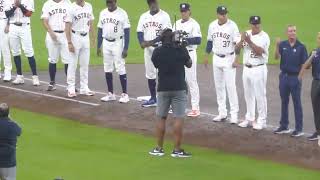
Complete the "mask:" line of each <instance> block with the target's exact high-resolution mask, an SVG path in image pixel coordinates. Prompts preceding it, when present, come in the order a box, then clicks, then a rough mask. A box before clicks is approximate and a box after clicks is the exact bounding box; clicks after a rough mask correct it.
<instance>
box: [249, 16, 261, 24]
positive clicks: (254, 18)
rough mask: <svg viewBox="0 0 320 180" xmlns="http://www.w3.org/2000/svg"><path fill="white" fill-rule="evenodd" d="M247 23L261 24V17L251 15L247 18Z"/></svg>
mask: <svg viewBox="0 0 320 180" xmlns="http://www.w3.org/2000/svg"><path fill="white" fill-rule="evenodd" d="M249 23H250V24H252V25H256V24H261V17H260V16H251V17H250V19H249Z"/></svg>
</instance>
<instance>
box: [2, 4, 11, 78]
mask: <svg viewBox="0 0 320 180" xmlns="http://www.w3.org/2000/svg"><path fill="white" fill-rule="evenodd" d="M4 5H5V2H4V0H0V36H1V42H0V70H1V57H2V56H3V65H4V77H3V81H4V82H9V81H11V70H12V63H11V55H10V48H9V35H8V32H9V24H8V18H7V16H6V14H5V11H4ZM0 79H1V72H0Z"/></svg>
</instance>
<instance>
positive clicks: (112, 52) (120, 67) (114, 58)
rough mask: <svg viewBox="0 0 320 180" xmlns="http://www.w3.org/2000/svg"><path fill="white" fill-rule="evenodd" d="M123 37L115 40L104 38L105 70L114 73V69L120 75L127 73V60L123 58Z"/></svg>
mask: <svg viewBox="0 0 320 180" xmlns="http://www.w3.org/2000/svg"><path fill="white" fill-rule="evenodd" d="M123 45H124V44H123V39H117V40H116V41H114V42H109V41H107V40H105V39H104V40H103V64H104V72H107V73H112V72H113V71H114V69H116V72H117V73H118V74H119V75H124V74H126V73H127V72H126V66H125V65H126V62H125V59H123V58H122V51H123Z"/></svg>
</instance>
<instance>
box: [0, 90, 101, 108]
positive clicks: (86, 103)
mask: <svg viewBox="0 0 320 180" xmlns="http://www.w3.org/2000/svg"><path fill="white" fill-rule="evenodd" d="M0 87H1V88H5V89H10V90H14V91H20V92H25V93H29V94H33V95H39V96H44V97H49V98H54V99H60V100H65V101H70V102H76V103H79V104H84V105H90V106H100V104H96V103H90V102H85V101H79V100H75V99H68V98H64V97H60V96H54V95H50V94H44V93H38V92H32V91H28V90H24V89H19V88H13V87H8V86H2V85H0Z"/></svg>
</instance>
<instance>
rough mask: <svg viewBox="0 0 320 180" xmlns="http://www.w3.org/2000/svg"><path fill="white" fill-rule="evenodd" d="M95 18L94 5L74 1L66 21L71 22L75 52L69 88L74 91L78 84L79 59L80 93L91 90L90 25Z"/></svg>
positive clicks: (71, 64) (70, 68) (72, 54)
mask: <svg viewBox="0 0 320 180" xmlns="http://www.w3.org/2000/svg"><path fill="white" fill-rule="evenodd" d="M93 20H94V15H93V10H92V5H91V4H90V3H87V2H85V4H84V6H79V5H78V4H77V3H75V2H74V3H72V5H71V8H70V11H69V14H68V16H67V18H66V20H65V22H69V23H71V29H72V33H71V41H72V44H73V46H74V50H75V52H74V53H71V61H70V63H69V67H68V73H67V74H68V77H67V82H68V90H69V91H74V90H75V84H76V76H75V75H76V70H77V66H78V61H79V64H80V93H81V92H84V93H85V92H87V91H89V88H88V72H89V61H90V38H89V32H90V25H91V24H92V21H93Z"/></svg>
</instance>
